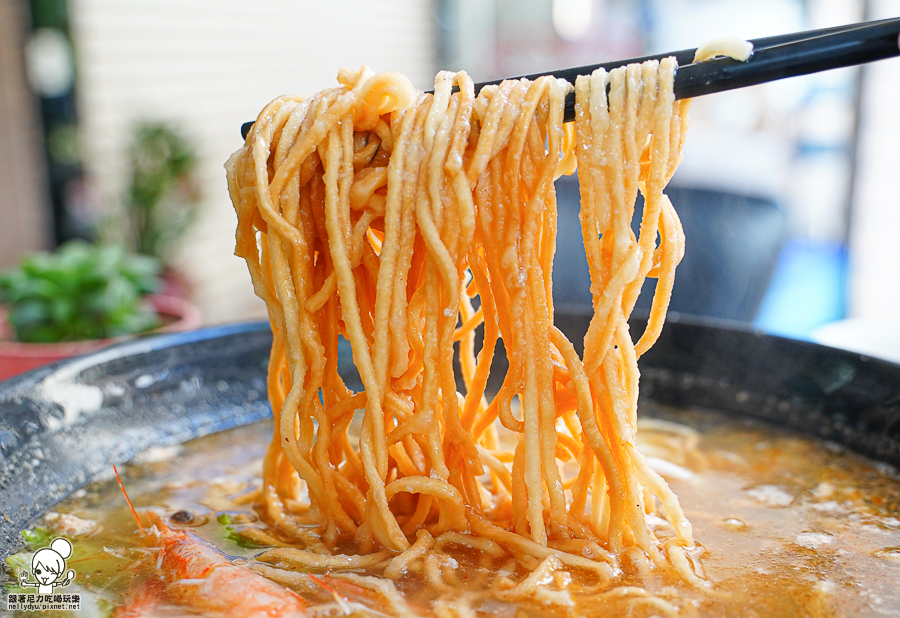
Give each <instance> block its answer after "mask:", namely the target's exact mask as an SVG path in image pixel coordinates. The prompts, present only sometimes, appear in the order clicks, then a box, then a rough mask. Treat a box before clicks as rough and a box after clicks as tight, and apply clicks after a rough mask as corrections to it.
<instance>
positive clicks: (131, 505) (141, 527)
mask: <svg viewBox="0 0 900 618" xmlns="http://www.w3.org/2000/svg"><path fill="white" fill-rule="evenodd" d="M113 472H115V473H116V480H117V481H118V482H119V489H121V490H122V495H123V496H125V502H127V503H128V508H130V509H131V514H132V515H134V520H135V521H136V522H137V525H138V528H140V529H141V532H143V531H144V526H143V525H141V518H140V517H138V514H137V511H135V510H134V505H133V504H131V498H129V497H128V492H126V491H125V486H124V485H122V479H121V477H119V470H118V469H117V468H116V466H115V465H113Z"/></svg>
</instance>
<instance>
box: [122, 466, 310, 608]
mask: <svg viewBox="0 0 900 618" xmlns="http://www.w3.org/2000/svg"><path fill="white" fill-rule="evenodd" d="M116 476H118V471H117V472H116ZM120 485H121V481H120ZM122 491H123V492H124V491H125V490H124V488H123V489H122ZM126 499H127V495H126ZM128 503H129V506H130V505H131V501H130V500H129V501H128ZM132 511H133V507H132ZM135 517H137V514H136V513H135ZM147 517H148V518H149V520H150V524H151V525H152V527H151V528H150V529H149V530H146V529H144V527H143V526H141V523H140V520H139V519H138V526H140V527H141V529H142V530H143V532H144V536H145V538H146V539H147V540H148V541H149V543H150V545H151V549H157V550H158V554H157V559H156V568H157V573H158V575H159V577H160V578H161V580H162V582H163V584H164V585H165V589H164V595H165V597H166V599H167V600H171V601H174V602H175V603H177V604H179V605H180V606H182V607H185V608H189V609H192V610H196V611H202V612H203V613H215V614H218V615H220V616H222V617H230V616H240V617H241V618H263V617H265V616H279V617H284V618H302V617H305V616H306V611H305V608H306V602H305V601H304V600H303V599H302V598H300V596H299V595H297V593H295V592H294V591H292V590H289V589H287V588H284V587H282V586H279V585H278V584H276V583H275V582H272V581H270V580H268V579H266V578H265V577H263V576H262V575H259V574H258V573H254V572H253V571H251V570H249V569H245V568H242V567H240V566H237V565H235V564H233V563H232V562H231V561H230V560H229V559H228V558H227V557H226V556H225V555H224V554H222V553H221V552H220V551H219V550H217V549H216V548H215V547H213V546H212V545H210V544H208V543H207V542H206V541H204V540H203V539H201V538H199V537H198V536H196V535H193V534H191V533H188V532H185V531H182V530H173V529H172V528H170V527H169V526H167V525H166V523H165V522H164V521H163V520H162V518H161V517H160V516H159V515H158V514H157V513H155V512H153V511H149V512H148V513H147ZM153 589H154V587H152V586H151V587H148V586H144V587H141V588H139V589H138V591H137V594H136V595H135V596H134V597H133V598H132V602H131V603H128V604H126V606H125V607H123V608H122V609H121V610H120V611H119V612H118V614H117V616H119V617H120V618H125V617H128V618H139V617H141V616H152V615H156V610H157V609H158V607H157V606H158V605H159V596H155V595H152V594H149V593H150V592H151V591H152V590H153Z"/></svg>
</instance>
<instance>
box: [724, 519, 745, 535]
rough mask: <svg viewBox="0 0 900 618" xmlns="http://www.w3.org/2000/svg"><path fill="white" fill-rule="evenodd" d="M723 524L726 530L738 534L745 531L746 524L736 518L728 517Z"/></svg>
mask: <svg viewBox="0 0 900 618" xmlns="http://www.w3.org/2000/svg"><path fill="white" fill-rule="evenodd" d="M723 523H724V524H725V527H726V528H728V529H729V530H734V531H735V532H740V531H741V530H746V529H747V524H745V523H744V522H742V521H741V520H740V519H737V518H736V517H729V518H728V519H726V520H725V521H724V522H723Z"/></svg>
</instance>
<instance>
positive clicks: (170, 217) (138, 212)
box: [114, 122, 203, 296]
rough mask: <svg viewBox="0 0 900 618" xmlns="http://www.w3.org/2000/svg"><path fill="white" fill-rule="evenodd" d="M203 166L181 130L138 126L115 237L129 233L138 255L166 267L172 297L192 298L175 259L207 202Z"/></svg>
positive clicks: (155, 124)
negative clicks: (199, 170)
mask: <svg viewBox="0 0 900 618" xmlns="http://www.w3.org/2000/svg"><path fill="white" fill-rule="evenodd" d="M198 164H199V159H198V158H197V155H196V148H195V147H194V145H193V143H192V142H191V141H190V140H189V139H188V138H187V137H186V136H185V135H183V134H182V133H181V132H180V131H178V130H176V129H175V128H173V127H171V126H169V125H167V124H164V123H158V122H142V123H140V124H138V125H136V126H135V128H134V132H133V136H132V142H131V146H130V148H129V151H128V169H129V170H130V176H129V178H128V181H127V183H126V192H125V195H124V196H123V200H122V206H123V209H122V212H121V216H122V219H121V221H120V225H119V226H118V228H117V229H116V231H115V232H114V233H115V234H117V235H122V234H124V237H125V238H126V239H127V242H128V244H129V247H130V248H131V250H132V251H134V252H135V253H139V254H141V255H149V256H153V257H155V258H157V259H159V260H160V261H161V262H162V264H163V272H162V275H161V276H162V278H163V284H164V289H165V290H166V293H168V294H178V295H181V296H186V295H187V293H188V287H189V286H188V285H187V283H186V281H185V279H184V277H182V276H181V275H180V274H179V273H178V271H177V270H176V269H175V268H174V267H173V266H172V264H171V263H170V262H169V260H170V259H171V256H172V255H173V253H174V249H175V247H176V246H177V244H178V241H179V240H180V239H181V237H182V236H183V235H184V233H185V231H187V229H188V227H189V226H190V225H191V223H193V221H194V220H195V219H196V217H197V213H198V210H199V207H200V204H201V201H202V197H203V196H202V192H201V190H200V186H201V183H200V179H199V177H198V175H197V166H198ZM119 237H121V236H119Z"/></svg>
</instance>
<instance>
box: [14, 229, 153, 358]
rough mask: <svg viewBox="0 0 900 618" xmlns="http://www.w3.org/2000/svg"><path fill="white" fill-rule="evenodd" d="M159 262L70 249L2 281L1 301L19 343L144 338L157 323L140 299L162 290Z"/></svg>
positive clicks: (111, 250) (35, 260) (113, 251)
mask: <svg viewBox="0 0 900 618" xmlns="http://www.w3.org/2000/svg"><path fill="white" fill-rule="evenodd" d="M160 269H161V266H160V263H159V260H156V259H155V258H151V257H148V256H135V255H129V254H127V253H125V251H124V249H122V247H119V246H97V245H91V244H88V243H85V242H81V241H74V242H70V243H67V244H65V245H63V246H61V247H60V248H59V250H58V251H57V252H56V253H55V254H46V253H36V254H32V255H29V256H27V257H26V258H25V259H24V260H23V261H22V263H21V265H20V266H19V268H18V269H16V270H13V271H10V272H7V273H5V274H3V275H2V276H0V301H2V302H3V303H5V304H6V305H7V315H8V320H9V323H10V325H11V327H12V328H13V331H14V333H15V336H16V338H17V339H18V340H20V341H27V342H36V343H37V342H52V341H77V340H82V339H102V338H107V337H113V336H117V335H126V334H132V333H138V332H142V331H145V330H148V329H151V328H154V327H156V326H157V325H158V324H159V319H158V317H157V316H156V314H155V312H154V311H153V310H152V309H148V308H147V307H146V306H145V305H144V304H143V300H142V297H143V296H144V295H145V294H147V293H149V292H152V291H155V290H157V289H159V287H160V281H159V278H158V276H157V275H158V273H159V271H160Z"/></svg>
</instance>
